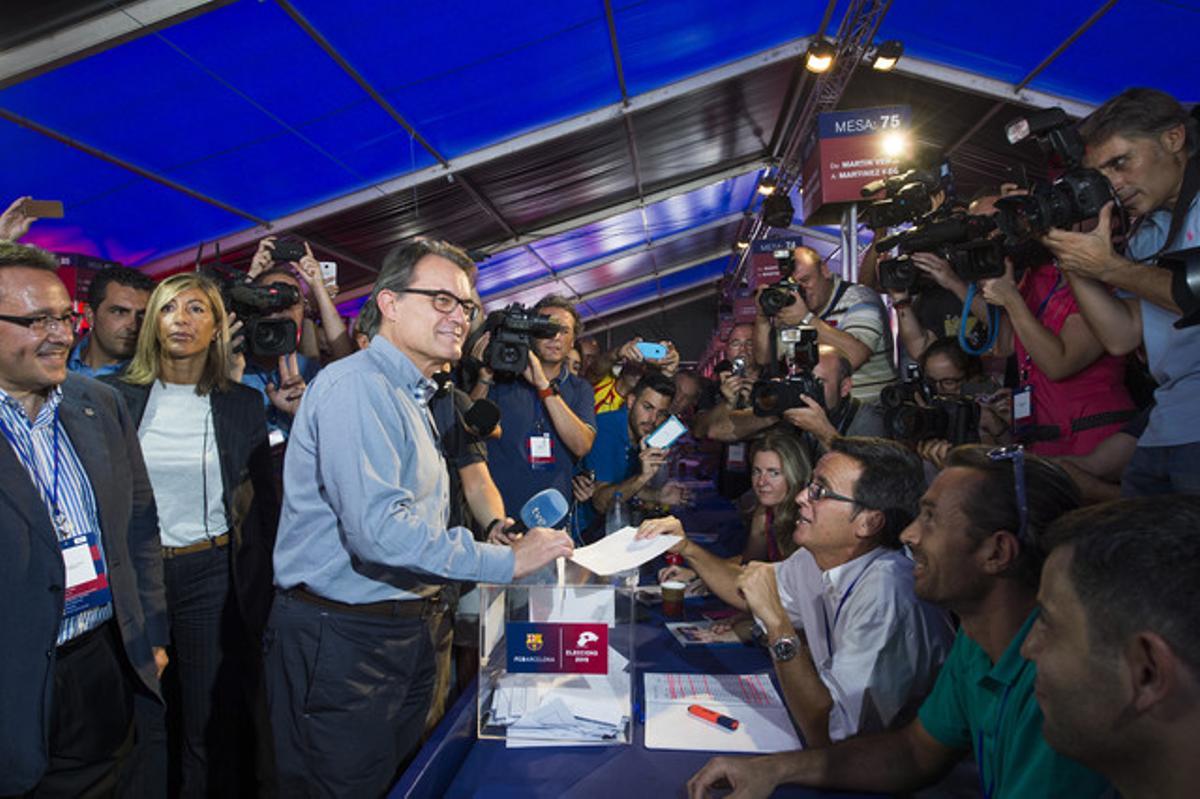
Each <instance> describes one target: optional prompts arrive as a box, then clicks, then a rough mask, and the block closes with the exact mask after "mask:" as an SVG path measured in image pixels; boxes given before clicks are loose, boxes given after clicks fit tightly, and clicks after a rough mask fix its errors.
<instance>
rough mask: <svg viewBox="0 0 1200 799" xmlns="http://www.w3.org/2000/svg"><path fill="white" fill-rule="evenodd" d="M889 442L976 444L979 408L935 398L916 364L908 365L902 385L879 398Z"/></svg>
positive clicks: (887, 389)
mask: <svg viewBox="0 0 1200 799" xmlns="http://www.w3.org/2000/svg"><path fill="white" fill-rule="evenodd" d="M879 404H880V405H882V406H883V424H884V429H885V430H886V431H887V436H888V438H893V439H895V440H897V441H907V442H910V443H917V442H920V441H925V440H926V439H930V438H942V439H945V440H947V441H949V442H950V443H951V444H954V445H958V444H970V443H974V442H978V441H979V415H980V409H979V405H978V404H976V402H975V400H974V399H972V398H969V397H947V396H942V395H939V394H935V393H934V392H933V389H932V388H931V387H930V385H929V383H928V382H926V380H925V378H924V376H923V375H922V374H921V370H920V368H919V367H918V366H916V364H909V367H908V374H907V376H906V377H905V379H904V381H903V382H902V383H897V384H893V385H890V386H886V387H885V388H884V389H883V391H882V392H880V394H879Z"/></svg>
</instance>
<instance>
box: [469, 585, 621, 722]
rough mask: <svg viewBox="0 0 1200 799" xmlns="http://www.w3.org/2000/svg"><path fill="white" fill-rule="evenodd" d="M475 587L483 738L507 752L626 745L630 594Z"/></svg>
mask: <svg viewBox="0 0 1200 799" xmlns="http://www.w3.org/2000/svg"><path fill="white" fill-rule="evenodd" d="M586 575H587V573H586V572H582V571H581V570H578V571H576V573H575V574H573V575H572V579H570V580H568V581H567V584H565V585H523V584H521V585H482V586H480V592H481V593H480V612H479V639H480V640H479V643H480V646H479V652H480V667H479V697H478V720H479V727H478V731H479V737H480V738H492V739H495V738H503V739H507V741H508V744H509V746H518V745H525V746H554V745H580V744H595V745H608V744H625V743H629V742H630V741H631V740H632V734H633V732H632V729H633V728H632V726H631V725H630V718H631V716H632V710H631V707H632V697H633V694H632V687H633V667H632V662H633V618H634V616H633V592H632V591H631V590H630V589H629V588H628V587H626V586H625V584H623V583H622V584H620V585H611V584H608V583H589V582H587V581H586V577H585V576H586Z"/></svg>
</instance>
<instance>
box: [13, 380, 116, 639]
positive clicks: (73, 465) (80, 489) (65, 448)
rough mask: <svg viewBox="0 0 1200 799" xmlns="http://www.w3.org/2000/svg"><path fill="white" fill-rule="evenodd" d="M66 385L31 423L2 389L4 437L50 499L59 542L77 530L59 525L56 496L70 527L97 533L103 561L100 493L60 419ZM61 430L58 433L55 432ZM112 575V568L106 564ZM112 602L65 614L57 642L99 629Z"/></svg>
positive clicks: (49, 510) (49, 508) (48, 509)
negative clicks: (59, 412) (56, 445)
mask: <svg viewBox="0 0 1200 799" xmlns="http://www.w3.org/2000/svg"><path fill="white" fill-rule="evenodd" d="M62 398H63V395H62V388H61V387H59V386H55V387H54V389H53V390H52V391H51V392H50V396H49V397H48V398H47V399H46V402H45V403H43V404H42V407H41V409H40V410H39V411H38V415H37V419H35V420H34V421H33V422H32V423H30V421H29V417H28V416H27V415H26V414H25V409H24V407H22V406H21V404H20V403H19V402H17V401H16V400H14V399H13V398H12V397H10V396H9V395H8V394H7V393H6V392H5V391H4V390H3V389H0V426H2V427H3V432H4V437H5V439H7V440H8V444H9V446H11V447H12V448H13V452H15V453H16V455H17V459H18V460H19V461H21V465H22V466H24V467H25V471H27V472H28V473H29V479H30V481H32V483H33V484H34V486H36V487H37V490H38V493H39V494H41V495H42V501H43V502H45V503H46V513H47V514H48V515H50V520H51V525H52V527H53V528H54V532H55V535H57V536H58V537H59V539H60V540H62V539H65V538H70V537H71V536H72V533H70V532H68V531H65V530H60V529H58V525H55V524H54V518H53V515H52V514H53V510H52V506H53V504H54V500H55V499H57V504H58V509H59V511H60V512H61V513H62V514H63V515H64V516H65V517H66V519H67V522H68V524H69V529H70V530H73V531H75V534H82V533H87V532H93V533H95V534H96V546H97V550H98V553H99V554H98V558H99V561H100V562H101V563H104V562H105V561H104V545H103V542H102V541H101V540H100V517H99V514H98V513H97V510H96V497H95V495H94V494H93V493H92V484H91V481H90V480H89V479H88V476H87V472H85V471H84V469H83V464H82V463H80V461H79V456H78V455H77V454H76V452H75V447H74V446H73V445H72V444H71V437H70V436H68V435H67V431H66V430H65V429H64V428H63V426H62V422H61V421H60V420H59V418H58V408H59V406H60V405H61V404H62ZM56 428H57V432H58V435H57V436H55V429H56ZM55 438H57V439H58V453H57V455H58V489H57V492H58V493H57V497H55V485H54V482H55V480H54V470H55V454H56V453H55ZM103 569H104V572H105V573H106V574H107V572H108V567H107V565H105V566H104V567H103ZM112 615H113V607H112V601H111V600H110V601H108V602H106V603H105V604H103V605H100V606H99V607H94V608H88V609H87V610H83V611H80V612H79V613H76V614H74V615H70V616H66V615H64V618H63V624H62V626H61V627H59V630H58V643H59V644H64V643H66V642H67V641H70V640H71V639H72V638H75V637H77V636H79V635H81V634H83V633H85V632H87V631H89V630H93V629H95V628H96V627H99V626H100V625H101V624H103V623H104V622H106V621H108V620H109V619H111V618H112Z"/></svg>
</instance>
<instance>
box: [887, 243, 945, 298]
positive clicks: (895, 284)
mask: <svg viewBox="0 0 1200 799" xmlns="http://www.w3.org/2000/svg"><path fill="white" fill-rule="evenodd" d="M879 285H880V286H881V287H882V288H883V290H884V291H907V292H908V293H909V294H919V293H920V292H922V291H924V290H925V289H929V288H933V287H934V286H936V285H937V283H935V282H934V280H933V278H931V277H929V276H928V275H927V274H925V273H924V272H922V271H921V270H920V269H919V268H917V265H916V263H914V262H913V260H912V255H911V254H909V253H904V254H903V255H897V256H896V257H895V258H885V259H884V260H882V261H880V262H879Z"/></svg>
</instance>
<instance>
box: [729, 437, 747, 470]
mask: <svg viewBox="0 0 1200 799" xmlns="http://www.w3.org/2000/svg"><path fill="white" fill-rule="evenodd" d="M725 468H727V469H729V470H730V471H735V472H741V471H745V470H746V443H745V442H744V441H739V442H737V443H736V444H730V445H729V448H728V452H727V454H726V457H725Z"/></svg>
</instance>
